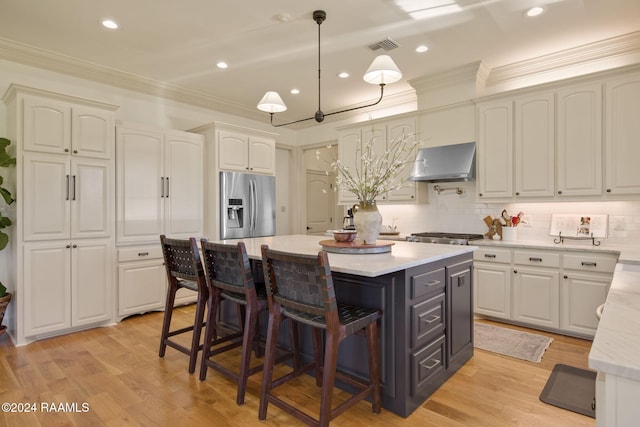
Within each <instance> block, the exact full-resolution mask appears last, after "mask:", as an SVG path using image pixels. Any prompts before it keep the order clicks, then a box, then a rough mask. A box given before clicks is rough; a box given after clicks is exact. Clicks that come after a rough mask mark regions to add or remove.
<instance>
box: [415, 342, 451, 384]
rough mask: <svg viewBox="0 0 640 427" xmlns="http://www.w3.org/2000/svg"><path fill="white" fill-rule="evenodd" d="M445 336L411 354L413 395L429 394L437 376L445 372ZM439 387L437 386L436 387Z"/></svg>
mask: <svg viewBox="0 0 640 427" xmlns="http://www.w3.org/2000/svg"><path fill="white" fill-rule="evenodd" d="M445 354H446V340H445V336H444V335H443V336H441V337H440V338H438V339H436V340H435V341H433V342H432V343H431V344H429V345H428V346H426V347H424V348H423V349H421V350H419V351H417V352H415V353H412V354H411V395H413V396H415V395H417V394H429V393H430V392H431V391H433V390H430V389H431V388H434V384H436V383H437V381H436V380H435V378H436V377H437V376H438V375H440V374H443V373H444V372H445V366H446V365H445ZM435 388H437V387H435Z"/></svg>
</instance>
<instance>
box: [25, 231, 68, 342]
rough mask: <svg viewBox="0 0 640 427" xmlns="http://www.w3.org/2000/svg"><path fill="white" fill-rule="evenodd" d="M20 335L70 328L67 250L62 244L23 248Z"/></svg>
mask: <svg viewBox="0 0 640 427" xmlns="http://www.w3.org/2000/svg"><path fill="white" fill-rule="evenodd" d="M23 265H24V301H23V304H24V327H25V333H24V335H25V336H27V337H29V336H34V335H39V334H44V333H49V332H55V331H60V330H64V329H68V328H70V327H71V306H70V302H71V294H70V292H71V288H70V286H69V283H70V282H71V250H70V244H69V245H68V246H67V244H66V243H64V242H59V241H58V242H52V243H34V244H27V245H24V263H23Z"/></svg>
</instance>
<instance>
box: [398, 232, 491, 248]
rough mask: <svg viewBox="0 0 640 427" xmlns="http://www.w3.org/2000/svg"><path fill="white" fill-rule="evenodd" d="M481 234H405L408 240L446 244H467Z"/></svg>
mask: <svg viewBox="0 0 640 427" xmlns="http://www.w3.org/2000/svg"><path fill="white" fill-rule="evenodd" d="M483 238H484V236H483V235H482V234H470V233H441V232H426V233H412V234H411V236H407V240H408V241H409V242H419V243H440V244H448V245H468V244H469V242H470V241H472V240H479V239H483Z"/></svg>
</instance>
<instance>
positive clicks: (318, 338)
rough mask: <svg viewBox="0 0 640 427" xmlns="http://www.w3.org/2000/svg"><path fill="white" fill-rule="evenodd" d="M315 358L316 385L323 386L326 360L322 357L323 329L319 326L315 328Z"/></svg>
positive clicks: (313, 337)
mask: <svg viewBox="0 0 640 427" xmlns="http://www.w3.org/2000/svg"><path fill="white" fill-rule="evenodd" d="M312 339H313V359H314V360H315V362H316V369H315V372H316V385H317V386H318V387H320V386H322V372H323V368H324V361H323V358H322V331H321V330H320V329H318V328H313V334H312Z"/></svg>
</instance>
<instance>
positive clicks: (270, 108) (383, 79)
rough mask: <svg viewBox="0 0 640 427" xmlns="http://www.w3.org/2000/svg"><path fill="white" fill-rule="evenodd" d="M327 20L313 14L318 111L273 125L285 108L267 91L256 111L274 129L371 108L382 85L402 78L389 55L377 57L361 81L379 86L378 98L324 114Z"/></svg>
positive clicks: (382, 92) (320, 13)
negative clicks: (322, 62) (323, 59)
mask: <svg viewBox="0 0 640 427" xmlns="http://www.w3.org/2000/svg"><path fill="white" fill-rule="evenodd" d="M325 19H327V13H326V12H325V11H324V10H316V11H314V12H313V20H314V21H315V22H316V23H317V24H318V111H316V113H315V115H314V116H313V117H307V118H305V119H300V120H294V121H292V122H288V123H280V124H275V123H273V115H274V113H281V112H283V111H286V110H287V106H286V105H285V103H284V101H282V98H281V97H280V95H279V94H278V92H274V91H268V92H267V93H266V94H265V95H264V96H263V97H262V99H261V100H260V102H259V103H258V110H260V111H265V112H267V113H269V115H270V116H271V125H272V126H274V127H279V126H286V125H291V124H294V123H300V122H304V121H307V120H312V119H315V121H316V122H318V123H321V122H322V121H323V120H324V118H325V117H327V116H332V115H334V114H339V113H345V112H347V111H353V110H358V109H360V108H367V107H373V106H374V105H376V104H378V103H380V101H382V97H383V95H384V85H386V84H391V83H395V82H397V81H398V80H400V79H401V78H402V73H401V72H400V70H399V69H398V66H397V65H396V64H395V63H394V62H393V59H391V57H390V56H389V55H379V56H377V57H376V58H375V59H374V60H373V62H372V63H371V65H370V66H369V68H368V69H367V72H366V73H365V74H364V76H363V79H364V81H365V82H367V83H371V84H376V85H379V86H380V98H378V100H377V101H376V102H374V103H372V104H368V105H362V106H360V107H353V108H347V109H344V110H340V111H334V112H332V113H326V114H325V113H324V112H323V111H322V108H321V105H320V83H321V78H320V25H321V24H322V23H323V22H324V20H325Z"/></svg>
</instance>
